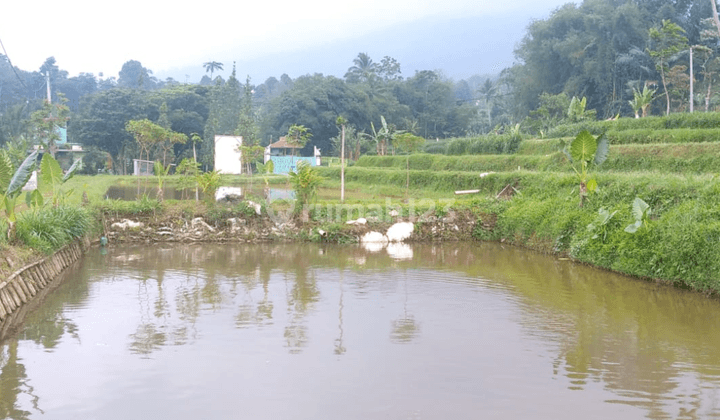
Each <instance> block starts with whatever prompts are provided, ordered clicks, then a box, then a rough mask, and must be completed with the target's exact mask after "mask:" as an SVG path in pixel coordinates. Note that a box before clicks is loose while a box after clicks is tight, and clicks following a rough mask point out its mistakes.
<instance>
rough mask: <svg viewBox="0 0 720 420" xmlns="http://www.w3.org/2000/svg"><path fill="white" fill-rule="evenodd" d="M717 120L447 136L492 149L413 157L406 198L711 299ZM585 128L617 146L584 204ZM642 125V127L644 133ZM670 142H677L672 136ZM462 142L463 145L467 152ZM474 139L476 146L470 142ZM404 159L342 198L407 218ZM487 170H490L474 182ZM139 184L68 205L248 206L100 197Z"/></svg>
mask: <svg viewBox="0 0 720 420" xmlns="http://www.w3.org/2000/svg"><path fill="white" fill-rule="evenodd" d="M715 123H718V124H720V116H719V114H697V115H693V116H691V117H690V116H680V117H677V116H672V117H671V118H667V119H666V118H660V117H655V118H648V119H640V120H634V119H632V120H631V119H627V120H619V121H616V122H595V123H590V124H584V125H575V126H571V127H559V128H558V129H556V130H555V131H554V132H553V133H551V134H553V135H555V134H557V135H558V137H556V138H549V139H525V140H522V141H518V140H517V139H516V138H512V137H510V136H505V137H502V138H500V139H498V138H491V139H488V140H487V141H489V142H490V145H489V146H485V145H483V144H481V143H482V142H483V141H486V140H485V139H482V138H480V139H477V138H476V139H454V140H451V141H449V142H444V143H442V144H440V143H438V144H434V145H431V146H432V147H433V149H434V151H435V152H443V151H444V152H447V150H448V149H449V148H450V145H451V144H453V143H454V146H453V151H454V152H457V151H462V150H465V151H468V150H483V149H487V150H491V151H490V152H489V153H492V154H479V155H478V154H465V155H455V156H447V155H443V154H432V155H431V154H419V155H413V156H411V157H410V167H411V170H410V194H409V197H407V198H409V199H411V200H409V201H410V202H413V201H414V203H415V204H417V203H420V200H422V199H426V200H423V203H424V204H422V205H420V206H415V214H423V213H425V214H427V211H428V209H430V208H431V207H430V206H435V208H434V211H435V214H436V215H437V216H442V215H443V214H444V213H445V211H446V208H445V207H444V206H443V205H439V203H440V200H443V199H444V200H451V199H454V200H456V201H455V204H454V205H453V209H454V210H455V211H460V212H464V213H471V214H473V215H474V216H475V217H477V219H478V221H479V222H480V223H477V224H476V228H475V231H474V234H473V235H474V237H475V238H476V239H479V240H493V241H504V242H506V243H513V244H517V245H521V246H527V247H531V248H533V249H537V250H540V251H543V252H550V253H557V254H561V255H567V256H570V257H572V258H574V259H577V260H579V261H582V262H586V263H589V264H593V265H596V266H599V267H603V268H608V269H612V270H616V271H619V272H623V273H627V274H631V275H636V276H641V277H647V278H652V279H657V280H660V281H663V282H668V283H672V284H675V285H678V286H682V287H689V288H692V289H695V290H699V291H703V292H712V293H717V292H720V247H719V246H717V245H718V241H720V217H719V216H720V198H719V197H720V195H719V194H718V192H720V182H719V181H718V179H717V175H716V174H715V171H716V168H720V131H717V132H716V131H715V130H714V129H711V128H707V127H708V126H712V125H713V124H715ZM683 124H684V125H683ZM582 128H589V129H591V130H592V131H594V132H600V131H603V130H608V131H607V134H608V137H609V138H610V139H611V143H612V146H611V151H610V156H609V158H608V160H607V161H606V162H605V163H604V164H603V166H602V167H600V168H598V170H597V172H596V179H597V182H598V185H599V190H598V191H597V192H596V193H594V194H592V195H591V196H590V197H589V200H588V201H587V202H586V203H585V205H584V206H583V207H580V206H579V197H578V181H577V177H576V176H575V175H574V173H573V172H572V170H571V168H570V165H569V163H568V162H567V160H566V158H565V156H564V154H562V153H561V152H560V151H559V150H560V149H561V148H562V147H563V146H564V145H565V144H566V143H567V141H569V137H568V136H569V135H570V134H571V133H575V134H576V132H577V131H579V130H580V129H582ZM638 130H648V131H646V132H645V134H642V135H639V134H637V133H638ZM677 133H683V134H682V136H679V135H678V134H677ZM693 133H695V134H697V136H694V135H693ZM708 133H710V134H708ZM713 133H714V134H713ZM561 136H562V137H561ZM638 136H639V137H638ZM672 136H675V137H672ZM669 138H675V139H678V138H681V140H682V141H675V140H673V141H668V139H669ZM463 142H465V143H467V144H466V145H465V146H463V145H462V143H463ZM503 142H505V143H503ZM471 144H474V146H472V147H470V145H471ZM441 146H442V147H441ZM443 148H444V149H443ZM503 151H510V152H513V153H512V154H508V153H505V154H503V153H502V152H503ZM405 162H406V161H405V157H404V156H395V157H372V156H368V157H363V158H361V159H360V160H359V161H358V162H357V163H356V164H355V165H354V166H353V167H350V168H347V171H346V180H347V183H346V185H347V193H346V203H348V204H351V205H352V204H360V205H363V206H366V207H368V206H370V205H371V204H377V205H380V206H384V205H386V204H387V199H388V198H389V199H390V200H391V202H392V204H393V205H399V206H401V207H403V209H404V210H405V214H407V211H408V210H409V207H410V205H411V204H410V203H409V202H408V201H407V200H406V195H405V182H406V172H405V169H404V168H405ZM482 172H494V173H492V174H490V175H487V176H485V177H482V178H481V177H480V176H479V173H482ZM320 173H321V174H322V175H323V176H324V177H325V181H324V183H323V186H322V188H321V190H320V192H319V194H318V201H317V205H318V207H321V208H322V207H324V206H330V207H331V206H333V205H336V204H337V203H338V199H339V192H338V190H339V174H340V170H339V168H320ZM267 181H268V183H269V184H270V185H271V186H282V187H287V188H289V185H288V184H287V179H286V177H269V178H268V180H267ZM137 182H138V181H137V179H136V178H133V177H111V176H95V177H75V178H73V179H72V180H71V181H70V182H69V183H68V185H67V188H68V189H69V188H75V189H76V191H77V193H76V194H74V195H73V196H71V197H70V199H69V204H71V205H75V206H77V205H79V204H80V202H81V201H80V197H81V193H80V192H81V191H83V190H84V191H86V192H87V196H88V197H89V199H90V205H89V206H88V208H89V209H91V210H90V211H91V214H93V215H94V216H93V217H94V218H95V219H97V218H98V217H100V216H99V215H101V214H110V213H114V214H116V215H122V214H125V215H132V214H146V215H147V214H153V215H163V214H164V215H165V216H167V215H169V214H175V215H181V216H183V217H186V218H187V217H192V216H195V215H203V216H205V217H206V218H208V220H210V221H211V222H216V223H222V221H223V218H226V217H232V216H233V215H236V214H239V215H242V214H244V215H249V214H250V212H248V209H247V207H246V206H242V205H240V206H236V207H235V208H233V207H227V206H226V207H222V206H210V207H208V206H207V205H206V204H205V203H203V202H202V201H201V202H198V203H196V202H195V201H194V200H190V201H171V200H168V201H165V202H164V203H162V204H160V203H157V201H155V200H153V199H148V198H145V199H141V200H138V201H115V200H104V194H105V191H106V190H107V188H108V187H109V186H110V185H117V184H123V183H124V184H126V185H129V186H136V185H137ZM143 182H145V180H143ZM248 182H250V180H249V179H247V178H244V177H225V178H224V180H223V185H245V184H247V183H248ZM251 182H252V183H253V185H254V187H260V188H261V187H262V186H263V185H264V184H265V181H264V180H263V178H262V177H259V176H255V177H254V178H253V179H252V181H251ZM147 183H148V187H147V188H149V189H152V188H153V184H154V182H153V180H152V179H148V180H147ZM168 183H169V185H172V184H178V183H180V180H179V178H176V177H171V178H170V179H169V180H168ZM507 185H512V186H514V188H515V191H516V193H515V195H514V196H513V197H512V198H511V199H509V200H502V199H496V198H495V195H496V194H497V193H498V192H499V191H500V190H502V189H503V188H504V187H505V186H507ZM143 188H145V187H144V186H143ZM466 189H479V190H480V193H479V194H476V195H471V196H455V195H454V191H455V190H466ZM636 197H640V198H641V199H643V200H644V201H646V202H647V203H648V204H649V205H650V208H651V210H652V213H651V217H650V220H649V222H648V223H646V224H645V225H644V226H643V227H642V228H641V229H640V230H639V231H638V232H636V233H634V234H631V233H628V232H625V230H624V229H625V227H626V226H628V225H629V224H631V223H633V222H634V221H635V219H634V217H633V215H632V203H633V200H634V199H635V198H636ZM258 200H260V198H259V197H258ZM443 202H447V201H443ZM428 203H433V204H428ZM266 205H267V204H266ZM271 205H272V206H273V207H280V208H282V207H283V206H285V207H287V205H288V203H287V202H284V201H282V200H280V201H279V202H276V203H273V204H271ZM601 208H605V209H607V210H608V211H609V212H610V213H613V212H616V213H614V216H613V217H612V218H611V219H610V220H609V221H607V223H605V224H598V223H595V224H596V225H599V226H597V227H596V228H595V229H594V230H590V229H589V228H588V226H589V225H591V224H592V223H593V222H594V221H595V220H596V218H597V217H598V211H599V210H600V209H601ZM348 216H352V215H347V214H342V215H340V219H339V220H336V222H340V223H332V222H328V220H329V219H328V218H327V214H326V213H323V212H322V211H321V212H320V213H318V214H317V215H316V219H317V221H318V222H320V221H321V220H324V221H325V222H324V223H330V224H331V225H332V226H329V227H330V228H332V229H334V231H338V232H340V231H342V229H344V225H343V224H342V221H343V220H344V219H345V218H346V217H348ZM322 226H324V227H327V226H325V225H322ZM337 238H345V237H343V236H342V235H338V236H337ZM306 239H307V238H306ZM346 239H347V238H346ZM339 240H340V239H339ZM0 246H5V247H7V245H6V244H5V245H0ZM0 263H1V262H0Z"/></svg>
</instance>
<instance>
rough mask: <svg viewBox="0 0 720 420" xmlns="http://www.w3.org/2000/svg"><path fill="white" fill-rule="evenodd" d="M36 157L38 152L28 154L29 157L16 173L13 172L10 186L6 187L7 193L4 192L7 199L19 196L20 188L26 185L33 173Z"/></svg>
mask: <svg viewBox="0 0 720 420" xmlns="http://www.w3.org/2000/svg"><path fill="white" fill-rule="evenodd" d="M37 155H38V151H37V150H36V151H34V152H32V153H31V154H30V156H28V157H26V158H25V160H24V161H23V163H22V164H21V165H20V167H19V168H18V170H17V171H15V174H14V175H13V177H12V179H11V180H10V185H9V186H8V189H7V191H6V192H5V195H6V196H7V197H15V196H17V195H19V194H20V190H22V187H24V186H25V184H27V182H28V181H29V180H30V177H31V176H32V173H33V171H34V170H35V166H36V162H37Z"/></svg>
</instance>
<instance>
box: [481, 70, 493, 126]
mask: <svg viewBox="0 0 720 420" xmlns="http://www.w3.org/2000/svg"><path fill="white" fill-rule="evenodd" d="M477 93H478V95H480V97H481V98H482V99H483V102H485V112H487V117H488V127H492V106H493V99H494V97H495V94H496V93H497V86H496V85H494V84H493V82H491V81H490V79H485V83H483V84H482V85H481V86H480V87H479V88H478V90H477Z"/></svg>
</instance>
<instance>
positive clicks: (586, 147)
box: [565, 130, 610, 207]
mask: <svg viewBox="0 0 720 420" xmlns="http://www.w3.org/2000/svg"><path fill="white" fill-rule="evenodd" d="M609 152H610V142H609V141H608V139H607V137H605V133H603V134H600V135H599V136H597V137H594V136H593V135H592V134H590V132H588V131H587V130H583V131H581V132H580V133H579V134H578V135H577V136H576V137H575V139H574V140H573V141H572V142H571V143H570V145H569V148H565V154H566V155H567V157H568V158H569V159H570V163H571V165H572V168H573V171H575V174H576V175H577V176H578V180H579V181H580V207H582V206H583V203H584V202H585V198H586V197H587V195H588V194H589V193H592V192H595V190H596V189H597V181H595V179H594V178H591V177H590V168H591V167H595V166H598V165H601V164H602V163H603V162H605V160H607V157H608V153H609Z"/></svg>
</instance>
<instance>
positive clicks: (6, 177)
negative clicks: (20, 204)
mask: <svg viewBox="0 0 720 420" xmlns="http://www.w3.org/2000/svg"><path fill="white" fill-rule="evenodd" d="M37 156H38V152H37V150H36V151H34V152H32V153H31V154H30V156H28V157H26V158H25V160H24V161H23V163H22V164H20V166H19V167H18V169H17V170H16V171H15V173H14V174H13V175H12V176H11V175H10V174H12V169H13V168H12V163H11V162H10V158H9V157H8V155H7V154H5V153H0V193H1V194H2V195H3V197H2V201H3V205H4V206H5V217H6V219H7V222H8V232H7V238H8V240H9V241H13V240H14V239H15V222H17V217H16V216H15V206H16V205H17V198H18V197H19V196H20V193H21V191H22V188H23V187H24V186H25V184H27V183H28V181H29V180H30V177H31V176H32V173H33V171H34V170H35V166H36V162H37Z"/></svg>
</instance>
